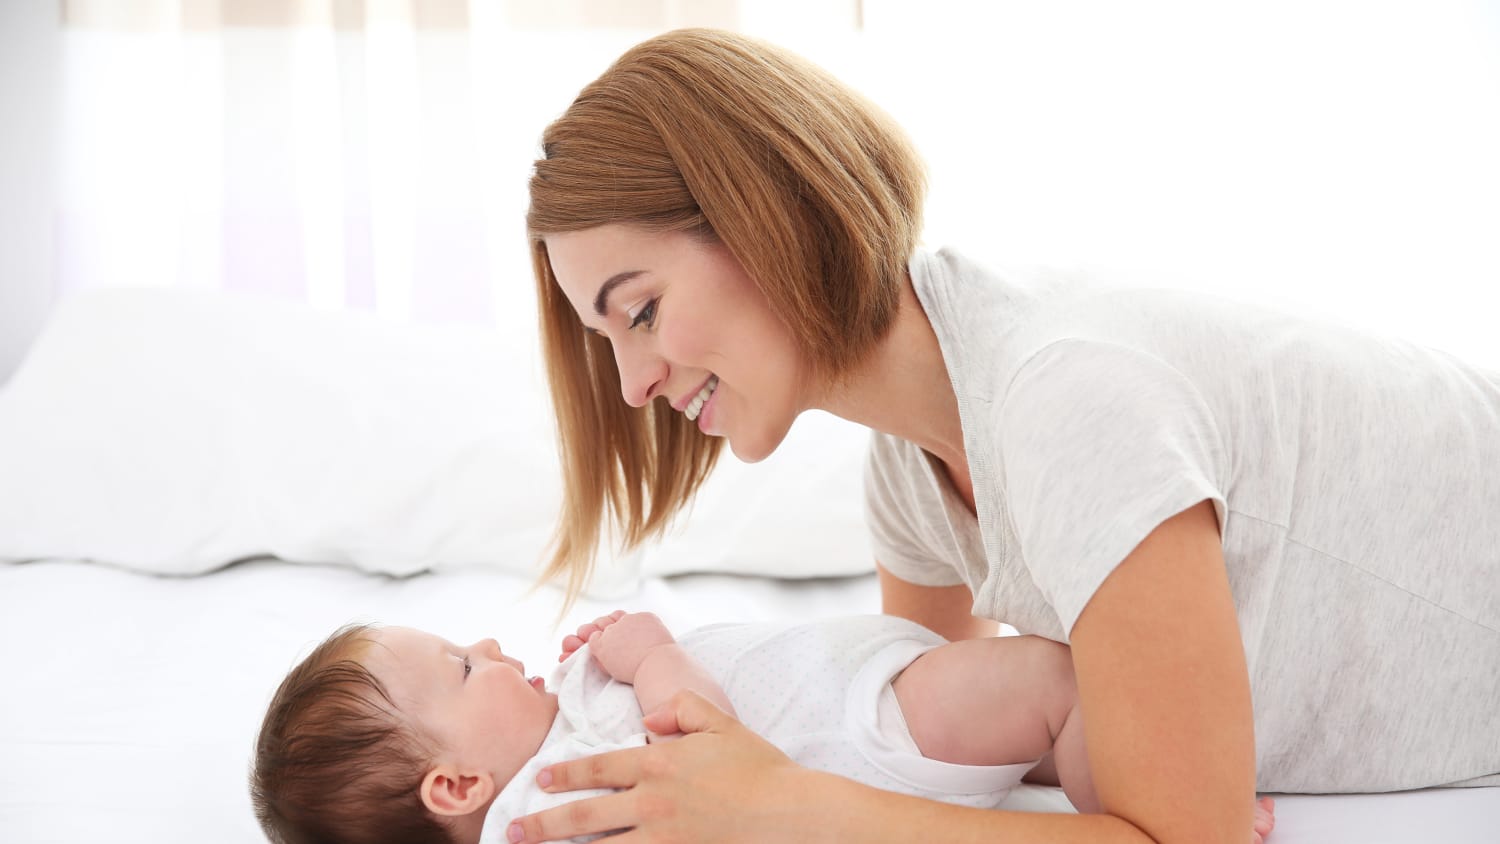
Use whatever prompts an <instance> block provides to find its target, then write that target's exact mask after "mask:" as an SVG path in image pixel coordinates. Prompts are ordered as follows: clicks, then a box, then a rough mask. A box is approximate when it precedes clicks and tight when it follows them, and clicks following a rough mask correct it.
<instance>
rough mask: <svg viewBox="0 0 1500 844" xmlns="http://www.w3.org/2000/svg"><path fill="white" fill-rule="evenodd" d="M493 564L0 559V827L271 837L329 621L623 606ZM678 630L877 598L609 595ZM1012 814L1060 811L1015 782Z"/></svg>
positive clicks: (477, 629)
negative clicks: (286, 724)
mask: <svg viewBox="0 0 1500 844" xmlns="http://www.w3.org/2000/svg"><path fill="white" fill-rule="evenodd" d="M527 587H528V583H527V582H526V581H525V580H523V579H521V578H519V577H516V576H515V575H511V574H506V573H503V572H498V571H484V570H476V571H448V572H444V573H441V574H436V575H424V576H418V577H414V578H410V579H405V580H398V579H388V578H383V577H377V576H371V575H367V574H362V573H359V572H356V571H351V570H348V569H342V568H333V567H321V566H307V565H288V564H284V563H278V562H270V561H259V562H251V563H245V564H241V565H238V566H234V567H231V568H229V569H226V570H224V571H221V572H217V573H215V574H212V575H208V576H203V577H190V578H162V577H154V576H148V575H142V574H138V573H134V572H128V571H122V570H118V569H113V568H108V567H104V566H100V565H96V564H87V563H79V562H39V563H27V564H22V565H5V566H0V661H3V665H4V666H5V683H4V685H5V693H4V694H3V695H0V795H3V798H0V841H5V842H25V843H26V844H32V842H85V841H104V840H108V841H112V842H120V844H127V843H128V842H142V844H145V842H150V843H151V844H169V842H179V841H180V842H200V841H207V840H212V841H216V842H225V844H234V842H254V841H261V840H263V839H262V837H261V835H260V832H259V829H258V828H257V826H256V823H255V820H254V817H253V816H252V814H251V810H250V802H249V797H248V792H247V789H246V785H245V782H246V772H247V770H248V766H249V760H250V752H251V743H252V739H253V737H254V735H255V731H256V729H257V728H258V727H259V724H260V718H261V716H262V714H263V712H264V707H265V704H266V702H267V700H268V699H269V697H270V694H271V692H272V691H273V690H274V688H275V686H276V684H277V683H279V682H280V680H281V678H282V676H283V675H284V673H285V672H286V670H287V669H288V668H290V667H291V666H292V664H293V663H294V662H295V661H296V660H297V659H299V658H300V657H301V656H302V655H303V654H304V653H305V652H306V651H307V649H309V648H310V647H311V646H312V645H313V644H315V643H316V642H318V641H319V640H321V639H322V638H323V637H324V636H325V635H327V634H328V633H329V632H330V631H332V630H333V629H334V628H335V627H337V626H338V625H340V624H343V623H345V622H348V621H353V620H365V621H380V622H388V623H394V624H407V625H413V626H418V627H423V628H427V629H431V630H434V631H436V632H440V633H442V634H443V635H445V636H447V637H448V638H450V639H452V640H454V641H458V642H466V641H472V640H474V639H478V638H482V637H484V636H490V635H493V636H496V637H497V638H499V639H500V640H501V642H502V643H503V644H504V645H505V647H506V650H507V651H508V652H513V653H516V654H519V655H521V656H522V657H523V658H524V659H525V661H526V662H527V665H528V668H529V670H532V671H538V672H540V671H545V669H546V668H547V667H548V666H549V665H550V662H551V660H553V659H555V655H556V653H557V645H558V642H559V641H560V639H561V636H562V633H563V632H566V631H568V630H570V629H572V628H573V627H575V626H577V624H579V623H580V622H581V621H582V620H585V619H588V618H592V617H594V616H595V615H597V614H599V613H601V612H603V611H605V610H609V609H614V608H615V605H614V604H604V603H600V602H594V601H585V602H584V603H582V604H580V605H579V606H578V607H577V608H575V610H574V611H573V612H572V613H570V615H569V617H568V620H567V621H566V622H565V624H564V625H563V626H562V627H561V628H560V629H559V630H558V631H556V632H554V631H553V630H552V629H551V625H552V619H553V618H554V616H555V615H556V612H557V606H558V596H557V593H556V592H554V591H552V590H550V589H546V590H542V591H540V592H537V593H534V594H532V595H530V596H527V595H526V590H527ZM619 606H621V607H626V608H630V609H649V610H652V611H654V612H657V613H658V614H660V615H661V616H662V617H663V618H664V619H665V620H666V621H667V623H668V624H669V625H671V626H672V627H673V628H674V629H679V630H685V629H688V628H690V627H696V626H699V625H703V624H709V623H713V622H717V621H723V620H726V619H734V620H741V621H757V620H768V621H769V620H778V619H780V620H791V619H800V620H806V619H811V618H818V617H826V616H831V615H840V614H846V613H851V612H872V611H877V610H878V607H879V598H878V590H877V587H876V585H875V582H874V578H873V577H871V576H863V577H856V578H848V579H828V580H809V581H800V582H791V581H783V580H772V579H768V578H755V577H739V576H732V575H692V576H685V577H677V578H647V579H646V580H645V582H644V585H643V587H642V590H641V592H640V594H639V595H637V596H635V597H633V598H630V599H627V600H625V601H622V602H620V604H619ZM1012 801H1013V806H1014V807H1015V808H1019V809H1032V810H1041V811H1048V810H1053V811H1058V810H1066V808H1067V803H1066V801H1065V799H1064V798H1063V797H1062V794H1061V792H1060V790H1058V789H1048V788H1040V787H1036V786H1028V787H1025V788H1023V789H1021V790H1019V791H1018V792H1016V794H1015V795H1013V797H1012ZM1278 814H1279V825H1278V827H1277V830H1276V832H1275V834H1274V836H1273V838H1272V839H1271V844H1344V842H1347V844H1378V843H1379V842H1389V843H1390V844H1398V842H1399V844H1427V842H1450V844H1481V842H1494V841H1495V840H1496V838H1495V830H1497V829H1500V789H1470V790H1448V791H1432V792H1418V793H1411V794H1397V795H1373V796H1358V797H1308V796H1298V797H1286V798H1283V799H1281V800H1280V803H1279V813H1278Z"/></svg>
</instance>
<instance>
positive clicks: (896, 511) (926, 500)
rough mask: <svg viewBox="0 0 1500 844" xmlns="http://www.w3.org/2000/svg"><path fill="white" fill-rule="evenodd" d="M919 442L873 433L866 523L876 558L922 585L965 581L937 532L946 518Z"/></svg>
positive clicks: (893, 571) (867, 472)
mask: <svg viewBox="0 0 1500 844" xmlns="http://www.w3.org/2000/svg"><path fill="white" fill-rule="evenodd" d="M925 459H926V458H925V457H923V455H922V452H921V450H920V449H918V448H917V447H916V446H914V445H912V444H911V443H908V442H906V441H904V440H902V439H900V438H899V437H893V436H891V435H890V434H882V433H880V432H878V431H877V432H874V433H873V434H872V435H871V438H870V452H869V457H868V458H867V459H866V461H865V521H866V523H867V524H868V525H869V528H870V545H871V547H872V549H873V550H874V552H875V559H876V560H878V561H879V562H880V564H881V565H882V566H884V567H885V568H886V570H888V571H889V572H890V573H891V574H894V575H895V576H897V577H899V578H901V579H902V580H905V581H907V582H908V583H915V584H917V585H919V586H956V585H958V584H960V583H963V582H964V580H963V577H962V576H961V575H960V574H959V571H958V565H959V561H958V560H957V559H945V558H944V557H945V556H951V555H950V554H948V553H947V552H945V551H944V550H943V549H942V547H941V543H940V542H937V541H936V539H937V538H936V537H935V536H934V533H933V532H934V531H935V530H938V529H945V528H944V527H943V526H944V525H946V523H947V516H946V515H945V513H944V511H943V502H942V498H941V497H940V494H939V493H938V491H937V489H936V488H934V487H933V485H932V483H931V479H930V478H929V477H928V475H927V472H926V467H925V466H923V465H922V463H921V462H920V461H923V460H925Z"/></svg>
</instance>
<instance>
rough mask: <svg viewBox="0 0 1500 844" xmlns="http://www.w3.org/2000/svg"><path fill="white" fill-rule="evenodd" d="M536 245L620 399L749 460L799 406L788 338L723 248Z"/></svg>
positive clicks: (632, 232)
mask: <svg viewBox="0 0 1500 844" xmlns="http://www.w3.org/2000/svg"><path fill="white" fill-rule="evenodd" d="M546 244H547V255H548V257H549V258H550V260H551V263H552V272H553V274H554V275H556V276H557V282H558V285H559V286H560V287H561V288H562V291H563V294H564V295H566V296H567V297H568V301H569V302H570V303H571V304H572V305H573V310H574V311H575V312H577V314H578V318H579V319H580V320H582V321H583V325H584V327H585V328H587V329H589V330H591V331H594V332H596V333H598V334H600V335H603V336H604V337H605V338H607V339H608V340H609V342H610V345H611V346H613V348H614V353H615V363H616V365H617V366H618V367H619V370H620V391H621V393H623V394H624V397H625V401H626V402H628V403H630V404H631V405H633V406H635V407H640V406H642V405H644V404H645V403H646V402H648V401H651V400H652V399H657V398H660V399H664V400H666V401H667V402H668V403H669V404H671V405H672V407H673V408H674V409H676V410H677V411H678V412H680V413H684V414H686V415H687V416H688V417H689V418H690V419H693V420H695V421H696V422H697V423H698V428H699V429H700V430H702V431H703V432H704V433H705V434H709V435H712V436H721V437H728V438H729V446H730V448H732V449H733V450H734V453H735V456H736V457H738V458H739V459H741V460H744V461H746V462H749V463H753V462H755V461H758V460H761V459H763V458H765V456H766V455H768V454H770V453H771V452H772V451H774V450H775V449H776V446H778V445H780V444H781V440H782V438H783V437H785V436H786V432H787V430H788V429H789V428H790V427H791V424H792V421H793V420H794V419H796V418H797V414H798V413H800V412H801V411H802V410H803V409H805V408H806V407H808V406H809V405H808V404H807V399H808V396H807V395H806V385H807V384H809V383H811V380H810V378H809V377H808V375H809V372H810V370H809V368H808V366H807V364H806V362H805V361H804V358H803V355H802V354H801V353H800V351H799V350H798V348H797V344H796V342H795V341H794V340H793V337H792V334H791V332H790V330H788V328H787V327H786V325H785V324H783V323H782V321H781V320H780V319H778V318H777V317H776V315H775V314H774V313H772V312H771V309H770V306H769V305H768V304H767V302H766V299H765V297H764V296H763V295H762V294H761V292H760V290H759V289H758V288H757V287H756V286H755V282H753V281H751V279H750V277H749V276H748V275H746V274H745V270H744V268H742V267H741V266H740V264H739V262H738V261H737V260H735V258H734V256H733V255H731V254H730V252H729V250H728V249H727V248H725V247H724V246H723V245H722V244H719V243H717V242H714V243H705V242H703V241H702V240H700V239H699V238H695V237H693V236H692V235H689V234H686V233H682V232H648V231H644V230H641V229H638V228H634V227H631V226H624V225H607V226H599V227H597V228H593V229H587V230H585V231H580V232H569V233H567V234H555V235H548V236H547V237H546Z"/></svg>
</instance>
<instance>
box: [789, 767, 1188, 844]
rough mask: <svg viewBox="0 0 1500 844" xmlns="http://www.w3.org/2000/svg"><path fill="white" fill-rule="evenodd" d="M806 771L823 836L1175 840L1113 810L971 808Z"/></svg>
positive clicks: (806, 807)
mask: <svg viewBox="0 0 1500 844" xmlns="http://www.w3.org/2000/svg"><path fill="white" fill-rule="evenodd" d="M806 773H807V781H806V782H804V783H800V784H799V785H798V787H797V788H796V789H795V792H796V793H797V794H798V795H799V796H798V797H796V798H794V799H796V800H797V801H798V803H797V805H798V807H799V810H800V811H804V812H806V813H807V819H806V823H805V826H804V827H803V828H805V829H807V830H816V831H817V832H816V833H815V834H817V835H822V836H824V837H823V838H821V839H817V840H824V841H829V842H838V841H863V842H882V841H890V842H902V844H905V842H909V841H943V842H953V844H963V842H974V843H975V844H981V842H982V844H1006V843H1007V842H1018V844H1019V842H1028V844H1029V842H1036V841H1047V842H1051V844H1075V842H1076V844H1170V843H1169V842H1153V840H1152V839H1151V837H1150V836H1148V835H1146V834H1145V833H1144V832H1142V831H1141V830H1140V829H1138V828H1137V827H1135V826H1134V825H1132V824H1131V823H1130V822H1128V821H1125V820H1123V819H1121V818H1117V817H1114V816H1112V815H1102V814H1101V815H1074V814H1052V813H1039V812H1007V811H999V810H994V809H972V808H969V807H967V806H954V805H952V804H949V803H938V802H935V801H932V800H923V799H921V798H919V797H910V796H907V795H903V794H893V793H891V792H886V791H881V790H879V789H876V788H871V787H870V786H866V785H862V784H860V783H856V782H854V781H852V780H847V779H844V778H842V777H837V776H834V775H832V774H825V773H821V772H815V771H808V772H806ZM799 840H803V839H799ZM806 840H814V839H813V838H808V839H806Z"/></svg>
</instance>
